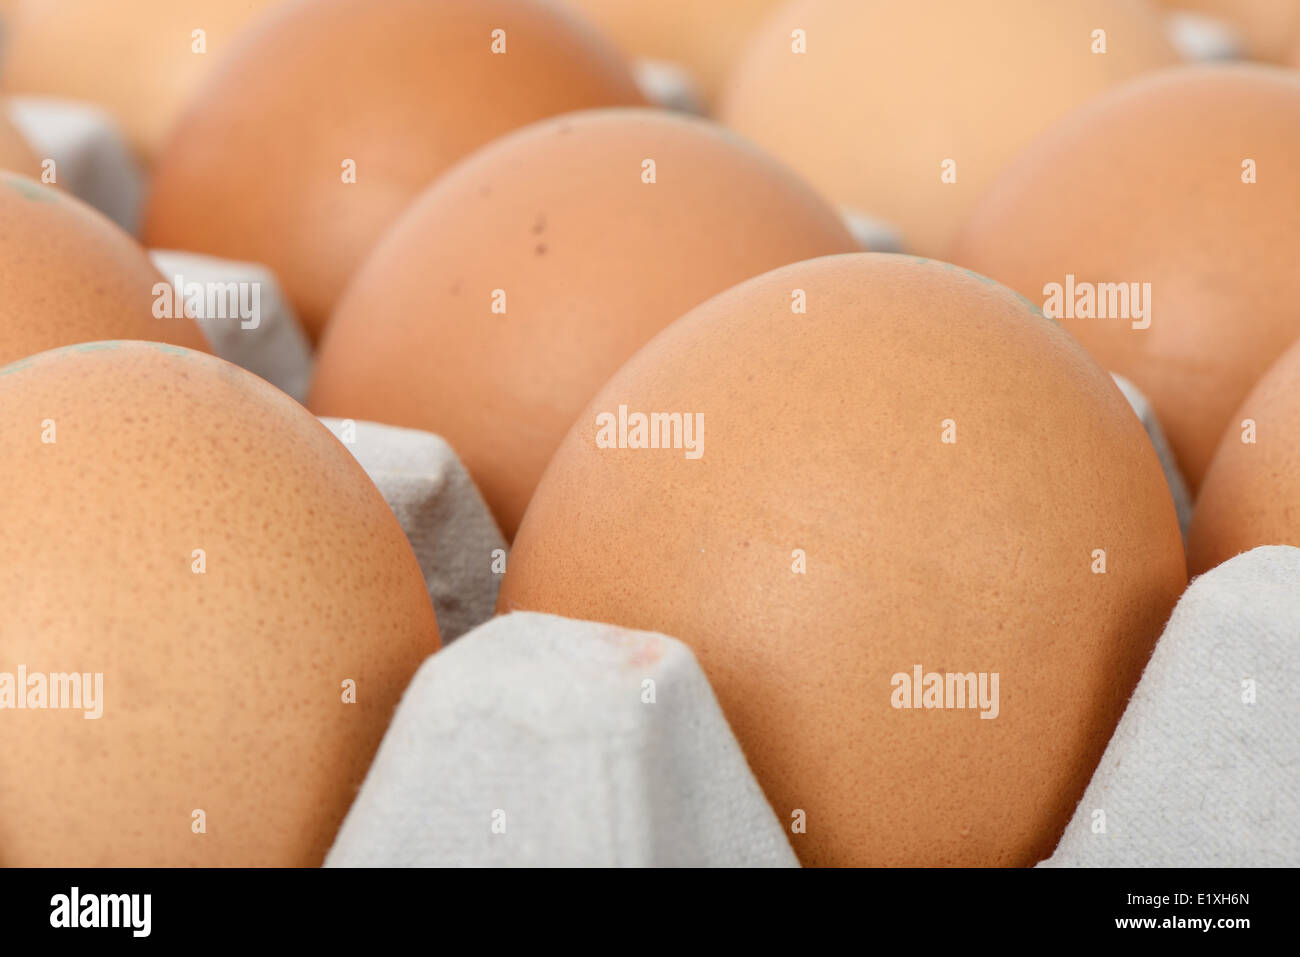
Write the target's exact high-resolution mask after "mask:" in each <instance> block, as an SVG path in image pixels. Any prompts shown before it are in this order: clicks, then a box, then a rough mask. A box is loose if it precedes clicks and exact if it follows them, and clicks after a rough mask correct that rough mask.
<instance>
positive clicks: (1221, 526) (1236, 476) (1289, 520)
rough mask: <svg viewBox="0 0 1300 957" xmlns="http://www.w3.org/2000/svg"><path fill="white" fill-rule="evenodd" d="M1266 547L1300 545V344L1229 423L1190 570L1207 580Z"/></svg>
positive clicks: (1196, 529)
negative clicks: (1212, 573) (1229, 563)
mask: <svg viewBox="0 0 1300 957" xmlns="http://www.w3.org/2000/svg"><path fill="white" fill-rule="evenodd" d="M1258 545H1296V546H1300V342H1298V343H1297V344H1296V345H1293V346H1292V347H1291V348H1290V350H1288V351H1287V352H1286V353H1285V354H1284V355H1283V356H1282V357H1281V358H1280V359H1278V360H1277V362H1276V363H1274V365H1273V367H1272V368H1271V369H1269V371H1268V372H1267V374H1265V376H1264V377H1263V378H1262V379H1260V381H1259V382H1258V383H1257V384H1256V385H1255V387H1254V389H1252V390H1251V392H1250V394H1249V395H1248V396H1247V397H1246V399H1245V401H1244V402H1242V404H1241V406H1240V407H1239V408H1238V409H1237V410H1236V413H1235V414H1234V415H1233V416H1232V420H1231V421H1230V422H1229V423H1228V427H1227V430H1226V431H1225V432H1224V434H1223V437H1222V439H1221V440H1220V441H1219V447H1218V451H1217V452H1216V453H1215V455H1214V458H1213V460H1212V461H1211V463H1210V469H1209V471H1208V472H1207V473H1206V476H1205V484H1204V485H1203V486H1202V487H1201V497H1200V499H1199V500H1198V501H1197V503H1196V512H1195V513H1194V514H1193V516H1192V527H1191V531H1190V533H1189V535H1188V545H1187V556H1188V559H1187V560H1188V566H1189V568H1190V570H1191V572H1192V574H1194V575H1199V574H1200V573H1201V572H1205V571H1209V570H1210V569H1211V568H1213V567H1215V566H1216V565H1219V564H1222V563H1223V562H1225V561H1227V560H1228V559H1229V558H1232V557H1233V556H1234V555H1237V554H1240V553H1241V552H1247V551H1250V550H1251V549H1252V548H1255V547H1256V546H1258Z"/></svg>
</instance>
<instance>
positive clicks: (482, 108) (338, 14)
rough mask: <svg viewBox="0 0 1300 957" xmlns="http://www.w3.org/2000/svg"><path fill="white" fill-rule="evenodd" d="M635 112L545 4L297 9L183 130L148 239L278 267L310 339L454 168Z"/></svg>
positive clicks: (263, 28) (598, 42)
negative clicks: (594, 120) (510, 146)
mask: <svg viewBox="0 0 1300 957" xmlns="http://www.w3.org/2000/svg"><path fill="white" fill-rule="evenodd" d="M494 49H496V50H498V51H502V52H494ZM642 102H643V100H642V97H641V94H640V92H639V91H638V90H637V88H636V85H635V82H634V81H633V78H632V76H631V74H630V72H629V71H628V69H627V66H626V64H624V63H623V61H622V60H621V59H620V58H619V57H618V55H617V53H616V52H615V51H614V50H613V48H612V46H610V45H609V44H608V42H607V41H606V40H604V39H603V38H602V37H600V36H598V35H597V34H595V33H594V32H593V31H590V30H589V28H588V27H587V26H585V24H583V23H582V22H580V21H578V20H576V19H570V18H569V16H567V15H566V14H564V13H563V12H562V10H561V8H558V7H555V6H552V5H548V4H541V3H538V2H535V0H306V2H304V0H286V2H285V3H284V4H283V5H282V6H279V7H277V9H276V11H275V13H274V14H273V15H271V16H268V17H267V18H265V19H264V20H262V21H261V22H260V23H259V24H258V26H257V27H256V28H254V29H252V30H250V31H249V32H248V33H247V34H245V36H244V39H243V41H242V42H241V43H240V45H239V47H238V49H237V50H235V51H233V52H232V53H231V54H230V55H229V56H228V57H226V58H225V59H224V60H223V62H222V63H221V65H220V66H219V67H218V68H217V70H215V71H214V74H213V76H212V77H211V78H210V81H209V82H208V83H207V84H205V86H204V87H203V89H202V90H201V91H200V92H199V94H198V95H197V96H196V97H195V99H194V101H193V103H192V105H191V108H190V109H189V110H188V111H187V112H186V113H185V114H184V116H183V117H182V118H181V120H180V122H179V124H178V126H177V127H176V130H175V132H174V135H173V136H172V138H171V139H170V140H169V142H168V145H167V147H166V148H165V149H164V151H163V155H162V157H161V159H160V161H159V164H158V167H157V173H156V179H155V182H154V187H153V193H152V196H151V199H150V202H149V204H148V209H147V212H146V216H145V225H144V236H145V237H146V241H147V243H148V245H150V246H151V247H155V248H170V249H183V250H189V251H195V252H203V253H208V254H211V255H217V256H222V257H225V258H228V259H236V260H243V261H251V262H259V263H264V264H266V265H268V266H270V267H271V268H272V269H274V270H275V272H276V273H277V275H278V276H279V277H280V279H281V281H282V282H283V283H284V286H285V288H286V290H287V292H288V294H289V296H290V298H291V300H292V301H293V303H294V305H295V307H296V309H297V311H298V313H299V315H300V316H301V318H302V319H303V321H304V324H305V325H306V326H307V329H308V331H309V332H310V333H311V335H312V336H313V338H315V337H316V336H317V335H318V334H319V332H320V329H321V326H322V325H323V324H324V322H325V319H326V317H327V316H328V314H329V312H330V310H331V309H332V307H333V306H334V304H335V302H336V300H337V298H338V296H339V294H340V293H341V291H342V289H343V286H344V284H345V282H346V281H347V279H348V277H349V275H350V274H351V273H352V271H353V269H354V268H355V267H356V266H357V265H358V264H359V263H360V262H361V260H362V259H363V258H364V256H365V254H366V253H367V252H368V250H369V248H370V247H371V245H372V244H373V243H374V242H375V240H376V239H378V238H379V236H380V234H381V233H382V232H383V230H384V229H385V228H386V227H387V226H388V225H390V224H391V222H392V221H393V220H394V219H395V218H396V217H397V216H398V214H399V213H400V212H401V211H402V209H403V208H404V207H405V206H406V205H407V203H409V202H410V200H411V199H412V198H413V197H414V196H415V195H416V194H417V193H418V192H419V191H420V190H421V189H422V188H423V187H424V186H426V185H427V184H428V183H429V182H431V181H432V180H434V179H435V178H436V177H437V176H438V175H439V174H440V173H441V172H443V171H444V170H445V169H446V168H447V167H448V166H450V165H451V164H452V163H453V162H455V161H456V160H457V159H459V158H461V157H462V156H464V155H465V154H466V153H468V152H470V151H471V150H473V149H474V148H475V147H478V146H480V145H482V144H483V143H486V142H487V141H489V140H491V139H494V138H496V137H497V136H499V135H501V134H503V133H506V132H508V131H509V130H512V129H514V128H516V127H519V126H523V125H525V124H527V123H530V122H533V121H535V120H539V119H543V118H545V117H547V116H552V115H554V114H557V113H563V112H567V111H570V110H578V109H583V108H587V107H596V106H613V105H623V104H640V103H642Z"/></svg>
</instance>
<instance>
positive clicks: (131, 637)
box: [0, 342, 438, 866]
mask: <svg viewBox="0 0 1300 957" xmlns="http://www.w3.org/2000/svg"><path fill="white" fill-rule="evenodd" d="M0 407H3V408H4V410H5V414H4V416H3V417H0V474H3V475H5V477H6V479H5V495H4V496H3V497H0V527H3V528H4V535H3V536H0V661H2V662H3V663H4V664H3V665H2V666H0V671H4V672H8V673H9V675H11V676H12V675H14V674H15V672H16V669H17V668H18V667H19V666H22V667H23V668H24V669H25V670H26V673H27V675H28V676H29V678H28V681H29V682H30V681H31V680H32V679H31V676H33V675H48V676H58V675H66V674H72V673H77V674H78V675H82V676H83V685H82V687H83V688H87V689H88V688H92V687H93V686H94V685H95V680H94V679H92V677H91V676H94V675H99V676H100V677H99V679H97V680H98V682H99V685H100V687H99V689H98V690H97V691H96V692H95V693H94V698H95V701H96V702H98V704H97V706H96V707H97V710H98V712H99V713H98V714H97V715H95V714H94V713H93V712H94V710H95V709H94V708H88V707H87V701H86V699H85V698H84V697H81V696H80V695H78V697H75V698H74V697H70V695H71V694H72V693H73V692H72V691H70V690H68V688H69V686H68V685H66V684H65V685H64V691H63V692H61V693H60V694H59V696H58V697H57V698H56V696H55V694H54V691H53V689H54V688H56V687H57V686H56V684H55V677H51V678H50V683H49V685H48V687H49V689H51V690H50V691H49V696H48V697H47V698H46V699H45V700H46V702H47V706H45V707H38V706H34V705H32V704H31V702H32V701H33V700H34V699H33V697H32V695H33V694H34V692H33V691H32V687H33V686H31V685H28V686H27V687H26V688H25V689H23V690H25V692H26V695H27V697H26V699H25V700H26V701H27V702H28V704H27V706H26V707H22V708H18V707H15V706H14V705H13V702H12V700H10V701H9V702H8V707H7V708H6V710H4V711H0V736H2V739H3V747H0V777H3V779H4V781H5V782H6V786H5V787H4V788H3V789H0V863H3V864H5V865H17V866H45V865H58V866H136V865H146V866H154V865H241V866H258V865H281V866H292V865H318V864H320V862H321V860H322V859H323V857H324V854H325V851H326V849H327V848H328V846H329V843H330V841H331V840H332V838H333V835H334V832H335V830H336V829H337V827H338V825H339V823H340V822H341V820H342V818H343V815H344V813H345V812H346V810H347V808H348V806H349V804H350V803H351V801H352V798H353V797H354V796H355V792H356V789H357V787H358V786H359V785H360V783H361V780H362V777H363V775H364V774H365V771H366V768H367V766H368V764H369V762H370V758H371V756H372V755H373V753H374V751H375V749H376V747H377V746H378V744H379V740H380V737H381V735H382V734H383V731H384V729H385V727H386V726H387V723H388V720H389V718H390V716H391V712H392V709H393V707H394V706H395V704H396V702H397V700H398V697H399V696H400V695H401V693H402V690H403V688H404V687H405V685H406V682H407V680H408V679H409V678H410V676H411V675H412V674H413V673H414V671H415V669H416V667H417V666H418V664H419V663H420V661H421V660H422V659H423V658H424V657H426V656H427V655H429V654H431V653H432V652H433V651H435V650H436V649H437V647H438V630H437V625H436V622H435V621H434V613H433V608H432V606H431V605H430V603H429V598H428V595H427V593H426V591H425V587H424V582H423V580H422V578H421V575H420V570H419V567H418V565H417V563H416V560H415V556H414V555H413V554H412V552H411V549H410V546H409V545H408V544H407V541H406V538H405V536H404V535H403V534H402V530H401V528H400V527H399V526H398V524H397V521H396V519H395V518H394V517H393V514H392V512H391V511H390V510H389V508H388V506H387V505H386V504H385V502H384V500H383V498H382V497H381V496H380V494H379V492H378V491H377V490H376V489H375V487H374V486H373V485H372V484H371V483H370V481H369V480H368V479H367V477H366V475H365V473H364V472H363V471H362V469H361V467H360V466H359V465H358V464H357V463H356V462H355V461H354V460H353V458H352V456H351V455H350V454H349V453H348V451H347V450H346V449H345V448H344V447H343V446H342V445H340V444H339V443H338V442H337V441H336V440H335V439H334V438H333V436H331V435H330V433H329V432H328V431H327V430H326V429H325V428H324V426H322V425H321V424H320V423H318V422H316V421H315V420H314V419H313V418H312V417H311V416H310V415H309V414H308V413H307V412H306V411H305V410H304V409H303V408H302V407H301V406H299V405H298V404H297V403H295V402H294V401H293V400H292V399H290V398H289V397H288V396H286V395H284V394H283V393H281V392H279V391H278V390H276V389H274V388H273V387H271V386H270V385H268V384H266V383H265V382H263V381H262V380H261V379H258V378H257V377H256V376H253V375H251V374H250V373H246V372H244V371H242V370H240V369H238V368H237V367H235V366H232V365H229V364H228V363H225V362H223V361H221V360H218V359H215V358H212V357H209V356H205V355H202V354H200V353H196V352H192V351H189V350H184V349H178V348H176V347H172V346H164V345H158V344H153V343H139V342H117V343H114V342H108V343H91V344H84V345H80V346H72V347H69V348H66V349H61V350H57V351H53V352H47V353H43V354H41V355H39V356H36V357H32V358H29V359H25V360H21V361H20V362H18V363H16V364H11V365H9V366H7V367H5V368H3V369H0ZM38 683H39V682H38ZM349 686H351V689H352V691H353V701H352V702H351V703H350V702H349V699H348V689H349ZM13 689H14V686H13V684H12V683H11V684H10V686H9V690H10V693H11V694H12V692H13ZM3 693H4V675H0V695H3ZM56 700H58V701H60V702H61V703H62V706H61V707H59V708H55V707H52V706H50V705H52V703H53V702H54V701H56ZM69 703H70V704H71V706H69ZM78 704H80V707H78V706H77V705H78ZM87 715H90V716H91V717H90V718H88V717H87Z"/></svg>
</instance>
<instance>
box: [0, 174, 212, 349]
mask: <svg viewBox="0 0 1300 957" xmlns="http://www.w3.org/2000/svg"><path fill="white" fill-rule="evenodd" d="M0 224H3V228H0V365H4V364H6V363H9V362H12V361H14V360H15V359H20V358H22V357H23V356H29V355H32V354H34V353H37V352H44V351H45V350H47V349H53V348H56V347H58V346H67V345H72V344H73V343H77V342H90V341H93V340H96V339H150V340H156V341H159V342H168V343H171V344H173V345H178V346H186V347H188V348H190V349H198V350H202V351H207V349H208V346H207V339H206V338H205V337H204V335H203V333H202V332H201V331H200V330H199V328H198V326H197V325H195V323H194V321H193V320H192V319H189V318H187V317H186V315H185V305H184V302H183V301H178V300H179V299H180V298H181V297H178V296H173V294H172V289H171V287H170V286H168V285H167V283H166V281H165V280H164V279H163V277H162V276H161V275H160V274H159V272H158V270H157V269H155V268H154V266H153V264H152V263H151V262H150V261H149V258H148V256H146V255H145V252H144V250H142V249H141V248H140V247H139V246H138V245H137V244H136V242H135V240H133V239H132V238H131V237H130V236H128V235H127V234H126V233H124V232H122V230H120V229H119V228H118V227H117V226H115V225H113V224H112V223H110V222H109V221H108V220H107V219H105V218H104V217H103V216H102V215H100V214H99V213H98V212H96V211H95V210H93V209H91V208H90V207H89V206H87V205H85V204H84V203H82V202H80V201H79V200H76V199H74V198H72V197H71V196H69V195H68V194H67V193H64V192H62V191H60V190H56V189H54V188H52V187H49V186H43V185H41V184H40V183H38V182H36V181H34V180H30V179H27V178H25V177H22V176H18V175H16V174H14V173H8V172H2V171H0ZM159 284H161V287H160V286H159ZM160 295H161V296H163V297H164V299H165V300H166V303H165V305H167V306H168V308H169V309H171V307H172V306H175V308H174V309H171V315H170V316H163V317H159V316H157V315H155V305H156V304H157V303H158V302H159V296H160ZM160 311H161V310H160Z"/></svg>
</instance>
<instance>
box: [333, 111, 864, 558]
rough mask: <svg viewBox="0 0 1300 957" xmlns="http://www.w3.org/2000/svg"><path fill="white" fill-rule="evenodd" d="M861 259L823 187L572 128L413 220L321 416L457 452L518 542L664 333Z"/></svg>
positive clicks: (656, 138) (348, 344)
mask: <svg viewBox="0 0 1300 957" xmlns="http://www.w3.org/2000/svg"><path fill="white" fill-rule="evenodd" d="M647 161H653V163H654V167H653V169H651V168H650V167H648V166H646V165H644V164H645V163H646V162H647ZM651 174H653V179H654V182H646V180H647V179H648V178H650V176H651ZM856 248H858V247H857V245H856V244H855V242H854V241H853V239H852V237H851V236H850V235H849V234H848V232H847V230H846V229H845V227H844V225H843V223H842V222H841V220H840V219H839V217H838V216H837V215H836V214H835V212H834V211H833V210H832V209H830V208H829V207H828V206H826V205H825V203H823V202H822V201H821V200H820V199H819V198H818V197H817V196H816V195H814V194H813V193H812V192H811V191H810V190H809V189H808V187H807V186H805V185H804V184H803V183H801V182H800V181H799V180H797V179H796V178H794V177H793V176H792V175H791V174H790V173H789V172H788V171H786V170H785V169H783V168H782V167H781V166H779V165H777V164H776V163H774V162H773V161H772V160H770V159H768V158H767V157H766V156H764V155H763V154H761V153H759V152H758V151H757V150H755V149H753V148H752V147H750V146H749V145H748V144H746V143H745V142H743V141H741V140H739V139H738V138H736V137H734V136H732V135H731V134H730V133H728V132H727V131H725V130H723V129H722V128H721V127H718V126H715V125H713V124H711V123H708V122H706V121H703V120H697V119H692V118H688V117H684V116H679V115H675V114H671V113H666V112H661V111H652V110H601V111H591V112H587V113H583V114H579V115H572V116H565V117H559V118H557V119H554V120H549V121H547V122H545V123H540V124H537V125H535V126H533V127H530V128H529V129H527V130H522V131H520V132H519V133H517V134H515V135H513V136H511V137H508V138H506V139H503V140H501V141H499V142H497V143H495V144H493V145H491V146H489V147H487V148H486V149H484V150H482V151H481V152H479V153H477V154H476V155H475V156H473V157H472V158H470V159H469V160H467V161H466V162H465V163H463V164H462V165H461V166H459V167H458V168H457V169H456V170H454V171H453V172H451V173H448V174H447V175H446V176H445V177H444V178H443V179H442V180H440V181H439V182H438V183H437V184H435V185H434V186H433V187H432V188H431V189H430V190H429V191H428V192H426V193H425V194H424V195H423V196H422V197H421V198H420V199H419V201H418V202H416V203H415V204H414V205H413V206H412V207H411V209H410V210H409V211H408V212H407V213H406V215H405V216H404V217H403V218H402V220H401V221H400V222H399V223H398V225H397V226H396V227H394V229H393V230H392V232H391V233H389V235H388V236H387V237H385V239H384V241H383V243H382V244H381V245H380V246H379V247H378V248H377V249H376V250H375V253H374V255H373V256H372V257H371V258H370V260H369V261H368V262H367V263H366V265H365V266H364V267H363V269H362V270H360V272H359V273H358V275H357V278H356V281H355V283H354V284H353V285H352V287H351V288H350V289H349V290H348V294H347V296H346V298H345V299H344V301H343V302H342V304H341V305H340V307H339V310H338V314H337V315H336V317H335V318H334V320H333V321H332V322H331V323H330V326H329V330H328V332H327V334H326V336H325V339H324V341H323V342H322V344H321V352H320V358H319V361H318V364H317V372H316V379H315V381H314V383H313V385H312V391H311V397H310V400H309V405H310V406H311V408H312V410H313V411H315V412H316V413H317V414H318V415H337V416H346V417H352V418H365V419H372V420H376V421H380V422H388V423H392V424H394V425H405V426H412V427H415V428H421V429H425V430H427V431H431V432H436V433H437V434H439V435H441V436H443V437H444V438H445V439H447V440H448V441H449V442H450V443H451V445H452V446H453V447H454V448H455V449H456V451H457V452H458V453H459V454H460V456H461V458H462V460H463V461H464V462H465V465H466V467H467V468H468V469H469V470H470V474H471V475H473V476H474V479H475V481H476V482H477V483H478V485H479V488H480V489H481V490H482V492H483V495H484V498H486V500H487V502H488V504H489V505H490V506H491V508H492V510H493V512H494V513H495V515H496V516H497V520H498V521H499V522H500V523H501V526H502V528H503V530H504V531H505V533H506V535H507V536H510V535H513V534H514V530H515V528H516V527H517V526H518V524H519V519H520V518H521V517H522V515H523V512H524V508H525V507H526V506H527V504H528V499H529V498H530V497H531V496H532V493H533V489H534V488H535V487H536V485H537V480H538V479H539V478H540V477H541V474H542V470H543V469H544V468H545V467H546V463H547V461H548V460H549V459H550V457H551V453H552V452H554V451H555V447H556V446H557V445H559V443H560V439H562V438H563V437H564V433H565V431H566V430H567V429H568V428H569V426H570V425H571V424H572V423H573V418H574V416H576V415H577V414H578V412H580V411H581V410H582V407H583V405H584V404H586V402H587V400H588V399H590V398H591V396H592V394H593V393H595V391H596V390H597V389H598V388H600V386H601V384H602V383H603V382H604V381H605V380H606V379H608V378H609V376H610V375H612V374H613V373H614V371H615V370H617V369H618V367H619V366H620V365H621V364H622V363H623V361H624V360H625V359H627V358H628V357H629V356H631V355H632V353H634V352H635V351H636V350H637V349H638V348H640V347H641V346H642V345H644V344H645V343H646V342H647V341H648V340H649V339H650V338H651V337H652V336H653V335H654V334H655V333H657V332H658V331H659V330H660V329H662V328H664V327H665V326H666V325H668V324H669V323H670V322H672V321H673V320H674V319H676V318H677V317H678V316H680V315H681V314H682V313H684V312H686V311H687V310H688V309H690V308H691V307H693V306H695V305H697V304H699V303H700V302H703V301H704V300H705V299H707V298H708V297H709V296H712V295H714V294H715V293H718V292H721V291H722V290H724V289H726V288H728V287H729V286H733V285H735V284H736V283H738V282H740V281H741V280H744V279H748V278H750V277H751V276H756V275H758V274H759V273H762V272H766V271H767V270H769V269H773V268H775V267H777V266H781V265H785V264H786V263H791V262H796V261H798V260H800V259H808V258H811V257H814V256H821V255H826V254H830V253H837V252H849V251H852V250H854V249H856ZM433 370H436V372H434V371H433Z"/></svg>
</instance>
